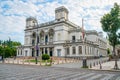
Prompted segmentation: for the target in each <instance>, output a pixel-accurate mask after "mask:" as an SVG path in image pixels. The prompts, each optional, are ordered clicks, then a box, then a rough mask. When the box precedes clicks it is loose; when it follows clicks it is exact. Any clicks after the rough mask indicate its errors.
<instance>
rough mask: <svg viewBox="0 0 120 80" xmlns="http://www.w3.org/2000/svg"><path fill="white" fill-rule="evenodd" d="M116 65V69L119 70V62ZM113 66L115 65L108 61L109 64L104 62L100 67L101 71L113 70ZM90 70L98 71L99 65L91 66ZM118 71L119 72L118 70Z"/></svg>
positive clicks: (113, 62)
mask: <svg viewBox="0 0 120 80" xmlns="http://www.w3.org/2000/svg"><path fill="white" fill-rule="evenodd" d="M117 63H118V67H119V69H120V60H119V61H117ZM114 65H115V61H109V62H105V63H102V64H101V66H102V69H101V70H113V69H114ZM90 69H97V70H99V69H100V65H97V66H93V67H92V68H90ZM119 71H120V70H119Z"/></svg>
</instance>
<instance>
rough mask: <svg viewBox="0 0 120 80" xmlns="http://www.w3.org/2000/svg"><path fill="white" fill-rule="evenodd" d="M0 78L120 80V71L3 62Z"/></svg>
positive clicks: (26, 79) (16, 79)
mask: <svg viewBox="0 0 120 80" xmlns="http://www.w3.org/2000/svg"><path fill="white" fill-rule="evenodd" d="M0 80H120V72H110V71H95V70H88V69H76V68H61V67H50V66H49V67H42V66H32V65H29V66H28V65H15V64H14V65H13V64H2V63H1V64H0Z"/></svg>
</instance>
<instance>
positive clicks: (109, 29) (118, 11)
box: [100, 3, 120, 65]
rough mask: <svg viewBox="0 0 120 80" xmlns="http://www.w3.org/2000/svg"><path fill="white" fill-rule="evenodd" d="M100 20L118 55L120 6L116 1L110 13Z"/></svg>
mask: <svg viewBox="0 0 120 80" xmlns="http://www.w3.org/2000/svg"><path fill="white" fill-rule="evenodd" d="M100 22H101V24H102V29H103V30H104V31H105V32H106V33H107V35H108V40H109V42H110V44H111V45H112V46H113V54H114V55H116V53H115V46H116V45H117V44H119V42H120V39H119V35H118V34H120V33H118V34H117V32H118V30H119V29H120V6H119V5H118V4H117V3H114V7H113V8H112V9H111V11H110V12H109V13H107V14H105V15H104V16H103V17H102V18H101V21H100ZM115 65H116V64H115Z"/></svg>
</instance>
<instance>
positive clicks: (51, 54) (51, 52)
mask: <svg viewBox="0 0 120 80" xmlns="http://www.w3.org/2000/svg"><path fill="white" fill-rule="evenodd" d="M50 56H53V51H52V48H50Z"/></svg>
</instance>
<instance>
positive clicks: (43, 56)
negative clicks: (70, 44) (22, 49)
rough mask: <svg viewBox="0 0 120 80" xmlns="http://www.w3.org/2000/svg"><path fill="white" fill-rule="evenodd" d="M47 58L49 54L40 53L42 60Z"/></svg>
mask: <svg viewBox="0 0 120 80" xmlns="http://www.w3.org/2000/svg"><path fill="white" fill-rule="evenodd" d="M48 59H50V56H49V55H48V54H43V55H42V60H48Z"/></svg>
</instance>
